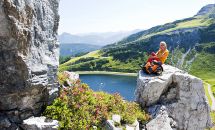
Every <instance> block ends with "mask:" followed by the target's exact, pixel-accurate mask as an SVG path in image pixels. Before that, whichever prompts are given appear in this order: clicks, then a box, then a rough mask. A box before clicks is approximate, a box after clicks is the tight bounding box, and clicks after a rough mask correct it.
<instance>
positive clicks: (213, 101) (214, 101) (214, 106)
mask: <svg viewBox="0 0 215 130" xmlns="http://www.w3.org/2000/svg"><path fill="white" fill-rule="evenodd" d="M207 85H208V92H209V95H210V97H211V100H212V104H211V110H212V111H215V98H214V96H213V93H212V91H211V85H210V84H207Z"/></svg>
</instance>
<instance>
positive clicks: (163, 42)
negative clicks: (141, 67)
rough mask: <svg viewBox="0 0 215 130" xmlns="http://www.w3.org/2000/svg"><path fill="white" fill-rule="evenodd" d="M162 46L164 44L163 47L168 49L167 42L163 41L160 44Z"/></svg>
mask: <svg viewBox="0 0 215 130" xmlns="http://www.w3.org/2000/svg"><path fill="white" fill-rule="evenodd" d="M161 44H162V45H164V46H165V48H166V49H167V44H166V42H165V41H161V42H160V45H161Z"/></svg>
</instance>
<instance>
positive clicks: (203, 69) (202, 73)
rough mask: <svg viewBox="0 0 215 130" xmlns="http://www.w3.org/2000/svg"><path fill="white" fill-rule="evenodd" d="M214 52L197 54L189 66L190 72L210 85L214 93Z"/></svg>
mask: <svg viewBox="0 0 215 130" xmlns="http://www.w3.org/2000/svg"><path fill="white" fill-rule="evenodd" d="M214 57H215V54H208V53H205V52H201V53H199V54H198V55H197V57H196V59H195V60H194V61H193V63H192V66H191V68H190V73H191V74H193V75H195V76H197V77H199V78H201V79H202V80H204V81H205V82H207V83H209V84H211V85H212V91H213V94H214V95H215V89H214V86H215V78H214V77H215V60H213V59H214Z"/></svg>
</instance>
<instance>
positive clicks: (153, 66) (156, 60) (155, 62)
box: [141, 41, 169, 75]
mask: <svg viewBox="0 0 215 130" xmlns="http://www.w3.org/2000/svg"><path fill="white" fill-rule="evenodd" d="M168 55H169V51H168V50H167V45H166V43H165V42H164V41H162V42H160V49H159V50H158V52H157V53H154V52H152V53H151V55H150V57H149V58H148V60H147V63H146V64H143V65H141V68H142V70H143V71H144V72H146V73H148V74H151V73H155V74H158V75H161V74H162V72H163V67H162V64H164V62H165V61H166V59H167V57H168Z"/></svg>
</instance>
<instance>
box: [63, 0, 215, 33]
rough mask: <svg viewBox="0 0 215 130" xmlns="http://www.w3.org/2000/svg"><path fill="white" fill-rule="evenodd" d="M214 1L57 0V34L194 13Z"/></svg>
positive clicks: (142, 25)
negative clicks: (58, 6)
mask: <svg viewBox="0 0 215 130" xmlns="http://www.w3.org/2000/svg"><path fill="white" fill-rule="evenodd" d="M212 3H215V0H60V9H59V13H60V26H59V34H61V33H62V32H68V33H71V34H78V33H89V32H116V31H128V30H134V29H148V28H150V27H153V26H156V25H160V24H164V23H167V22H172V21H174V20H179V19H182V18H187V17H191V16H193V15H195V14H196V13H197V12H198V11H199V10H200V8H201V7H203V6H205V5H207V4H212Z"/></svg>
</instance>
